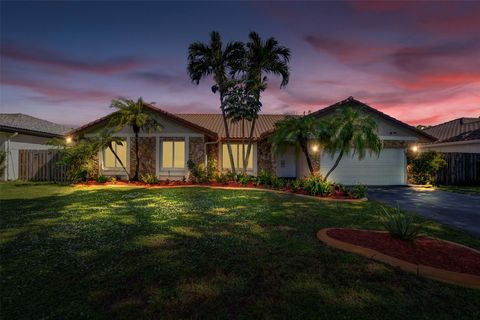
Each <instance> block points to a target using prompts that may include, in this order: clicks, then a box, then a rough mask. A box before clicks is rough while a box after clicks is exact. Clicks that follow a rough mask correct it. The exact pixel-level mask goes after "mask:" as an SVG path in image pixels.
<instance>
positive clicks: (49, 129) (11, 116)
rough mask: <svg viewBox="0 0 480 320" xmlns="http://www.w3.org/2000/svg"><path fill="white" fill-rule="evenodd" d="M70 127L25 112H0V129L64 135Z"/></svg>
mask: <svg viewBox="0 0 480 320" xmlns="http://www.w3.org/2000/svg"><path fill="white" fill-rule="evenodd" d="M70 129H71V128H68V127H66V126H63V125H61V124H58V123H53V122H50V121H47V120H43V119H39V118H35V117H32V116H29V115H26V114H23V113H0V130H5V131H8V132H16V131H19V132H20V131H21V132H22V133H29V134H33V135H40V136H62V135H63V134H64V133H65V132H67V131H68V130H70Z"/></svg>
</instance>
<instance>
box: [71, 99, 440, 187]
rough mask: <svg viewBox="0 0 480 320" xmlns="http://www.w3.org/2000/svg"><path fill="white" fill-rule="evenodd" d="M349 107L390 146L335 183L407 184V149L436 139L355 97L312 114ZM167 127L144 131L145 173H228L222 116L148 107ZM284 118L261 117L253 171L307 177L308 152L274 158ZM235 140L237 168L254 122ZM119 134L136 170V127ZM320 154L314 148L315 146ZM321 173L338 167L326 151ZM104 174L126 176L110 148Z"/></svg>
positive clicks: (320, 158) (318, 159)
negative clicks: (206, 168) (201, 168)
mask: <svg viewBox="0 0 480 320" xmlns="http://www.w3.org/2000/svg"><path fill="white" fill-rule="evenodd" d="M345 105H349V106H353V107H359V108H362V109H363V110H365V112H367V113H369V114H371V116H372V117H374V118H375V119H376V120H377V122H378V125H379V135H380V137H381V138H382V140H383V141H384V146H385V148H384V149H383V151H382V152H381V154H380V155H379V156H378V157H377V156H370V155H368V153H367V156H366V158H365V159H363V160H361V161H359V160H358V159H357V158H352V157H347V156H346V157H344V158H343V159H342V161H341V162H340V165H339V166H338V168H337V169H336V170H335V171H334V172H333V173H332V175H331V178H332V180H333V181H336V182H340V183H344V184H355V183H364V184H371V185H401V184H406V156H405V149H406V148H408V147H409V146H410V145H412V144H416V143H419V142H432V141H434V140H435V139H434V138H433V137H431V136H429V135H428V134H426V133H424V132H422V131H421V130H418V129H416V128H414V127H411V126H409V125H407V124H405V123H403V122H401V121H399V120H396V119H394V118H392V117H390V116H388V115H386V114H384V113H382V112H380V111H378V110H376V109H374V108H371V107H369V106H367V105H365V104H363V103H361V102H359V101H357V100H355V99H353V98H352V97H350V98H348V99H346V100H343V101H341V102H338V103H336V104H334V105H332V106H330V107H327V108H325V109H321V110H319V111H317V112H314V113H311V114H309V115H308V116H314V117H328V116H330V115H332V114H333V112H334V111H335V110H337V109H338V108H340V107H343V106H345ZM145 107H146V108H147V109H149V110H150V111H151V112H152V114H153V115H154V116H155V117H156V119H157V121H159V122H160V123H161V125H162V128H163V129H162V130H161V131H155V132H151V133H146V132H141V133H140V139H139V149H140V159H141V163H140V174H146V173H152V174H155V175H157V176H158V177H159V178H160V179H166V178H169V179H182V178H183V177H186V176H187V175H188V168H187V161H188V160H189V159H190V160H192V161H194V162H195V163H197V164H198V163H206V162H207V159H214V160H216V162H217V164H218V169H219V170H221V171H227V170H228V169H229V168H230V160H229V157H228V153H227V146H226V136H225V133H224V127H223V123H222V116H221V115H220V114H177V115H175V114H172V113H169V112H166V111H164V110H161V109H159V108H156V107H153V106H151V105H146V106H145ZM109 117H110V115H107V116H105V117H103V118H100V119H98V120H96V121H93V122H91V123H88V124H86V125H84V126H82V127H80V128H78V129H76V130H74V131H72V132H70V133H69V134H70V135H72V136H74V137H76V136H81V135H85V136H93V135H96V134H98V133H99V131H100V130H102V129H103V128H104V127H105V126H106V125H108V120H109ZM284 118H285V116H284V115H265V114H262V115H259V118H258V120H257V125H256V128H255V131H254V143H253V148H252V152H251V156H250V159H249V162H248V168H247V173H248V174H251V175H257V173H258V172H259V171H260V170H265V171H269V172H271V173H274V174H276V175H277V176H279V177H290V178H294V177H302V176H304V175H308V174H309V172H308V169H307V166H306V161H305V160H304V156H303V154H301V153H299V152H297V151H296V150H293V148H290V149H287V151H286V152H285V153H283V154H277V155H274V154H272V150H271V144H270V142H269V136H270V134H271V133H272V132H273V130H274V125H275V123H276V122H277V121H279V120H281V119H284ZM230 128H231V129H230V131H231V133H230V136H231V137H230V142H231V144H232V151H233V154H234V162H235V165H236V167H241V165H242V162H241V160H240V159H241V154H242V150H243V148H244V147H245V150H246V144H247V138H246V136H248V132H249V131H250V124H249V123H246V125H245V134H243V133H242V130H241V125H240V123H234V124H231V125H230ZM116 135H118V136H120V137H124V138H125V139H126V143H124V145H123V146H120V145H115V146H114V148H115V149H116V152H117V153H118V154H119V157H120V158H121V159H122V162H124V163H126V167H127V168H128V170H130V172H133V171H134V168H135V150H134V147H135V144H134V134H133V132H132V130H131V128H128V127H126V128H123V129H122V130H120V131H119V132H118V133H117V134H116ZM312 150H314V148H312ZM312 156H313V157H314V164H315V169H316V170H317V171H319V172H321V173H322V174H325V173H326V171H327V170H328V169H330V167H331V166H332V165H333V158H332V157H331V156H330V155H327V154H323V153H322V152H321V150H320V149H318V151H316V152H313V151H312ZM98 158H99V172H100V173H101V174H104V175H119V176H124V173H123V172H122V168H121V166H120V164H119V163H117V161H116V160H115V157H114V156H113V154H112V153H111V151H109V150H104V151H102V152H100V153H99V155H98Z"/></svg>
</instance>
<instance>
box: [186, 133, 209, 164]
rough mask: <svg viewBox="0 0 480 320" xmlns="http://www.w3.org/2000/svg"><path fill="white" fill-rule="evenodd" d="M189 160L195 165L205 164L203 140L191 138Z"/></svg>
mask: <svg viewBox="0 0 480 320" xmlns="http://www.w3.org/2000/svg"><path fill="white" fill-rule="evenodd" d="M188 159H189V160H192V161H193V162H194V163H195V164H201V163H205V149H204V145H203V138H192V137H191V138H190V139H189V144H188Z"/></svg>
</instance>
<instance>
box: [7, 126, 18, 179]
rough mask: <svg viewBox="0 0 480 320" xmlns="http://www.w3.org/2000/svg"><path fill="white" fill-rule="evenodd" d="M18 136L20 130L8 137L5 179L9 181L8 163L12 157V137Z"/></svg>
mask: <svg viewBox="0 0 480 320" xmlns="http://www.w3.org/2000/svg"><path fill="white" fill-rule="evenodd" d="M16 136H18V132H15V133H13V134H12V135H11V136H9V137H8V138H7V141H6V142H7V143H6V147H7V150H6V156H5V180H6V181H8V178H9V174H8V173H9V170H8V168H9V164H8V159H9V158H10V157H11V154H10V139H12V138H15V137H16Z"/></svg>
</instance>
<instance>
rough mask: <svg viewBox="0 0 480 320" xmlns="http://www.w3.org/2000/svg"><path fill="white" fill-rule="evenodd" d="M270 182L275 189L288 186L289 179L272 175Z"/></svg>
mask: <svg viewBox="0 0 480 320" xmlns="http://www.w3.org/2000/svg"><path fill="white" fill-rule="evenodd" d="M270 182H271V185H272V188H274V189H284V188H285V187H286V186H287V180H286V179H282V178H277V177H272V178H271V180H270Z"/></svg>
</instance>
